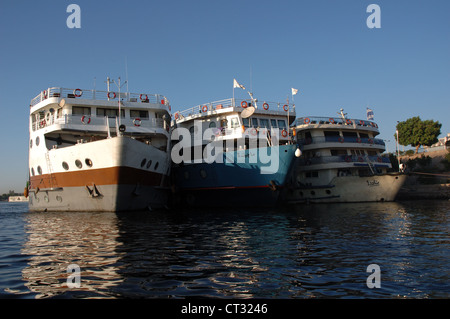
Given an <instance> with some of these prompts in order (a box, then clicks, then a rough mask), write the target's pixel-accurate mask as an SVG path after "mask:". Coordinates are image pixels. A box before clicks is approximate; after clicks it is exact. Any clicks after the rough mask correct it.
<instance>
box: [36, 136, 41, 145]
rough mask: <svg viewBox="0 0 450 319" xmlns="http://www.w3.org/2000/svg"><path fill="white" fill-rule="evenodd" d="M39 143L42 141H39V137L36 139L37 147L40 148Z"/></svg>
mask: <svg viewBox="0 0 450 319" xmlns="http://www.w3.org/2000/svg"><path fill="white" fill-rule="evenodd" d="M39 142H40V139H39V136H38V137H36V146H39Z"/></svg>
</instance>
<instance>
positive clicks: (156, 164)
mask: <svg viewBox="0 0 450 319" xmlns="http://www.w3.org/2000/svg"><path fill="white" fill-rule="evenodd" d="M158 166H159V163H158V162H156V163H155V170H156V169H157V168H158Z"/></svg>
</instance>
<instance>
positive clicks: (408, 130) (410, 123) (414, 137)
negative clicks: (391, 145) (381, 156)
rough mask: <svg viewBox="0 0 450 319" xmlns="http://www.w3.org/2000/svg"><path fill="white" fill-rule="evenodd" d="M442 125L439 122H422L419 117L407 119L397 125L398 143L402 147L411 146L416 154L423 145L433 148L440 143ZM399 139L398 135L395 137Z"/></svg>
mask: <svg viewBox="0 0 450 319" xmlns="http://www.w3.org/2000/svg"><path fill="white" fill-rule="evenodd" d="M441 127H442V124H441V123H439V122H438V121H433V120H425V121H422V120H421V119H420V117H419V116H415V117H412V118H409V119H407V120H406V121H403V122H399V123H398V124H397V127H396V128H397V131H398V142H399V144H401V145H405V146H406V145H411V146H413V147H415V148H416V153H417V152H418V151H419V147H420V146H421V145H425V146H431V145H432V144H434V143H436V142H438V136H439V135H440V134H441ZM394 137H395V138H397V136H396V134H395V135H394Z"/></svg>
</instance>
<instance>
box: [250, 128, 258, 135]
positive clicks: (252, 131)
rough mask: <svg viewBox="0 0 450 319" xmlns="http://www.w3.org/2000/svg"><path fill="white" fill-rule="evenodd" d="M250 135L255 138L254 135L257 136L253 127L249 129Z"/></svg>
mask: <svg viewBox="0 0 450 319" xmlns="http://www.w3.org/2000/svg"><path fill="white" fill-rule="evenodd" d="M250 134H251V135H253V136H256V134H258V132H257V131H256V129H255V128H254V127H252V128H251V129H250Z"/></svg>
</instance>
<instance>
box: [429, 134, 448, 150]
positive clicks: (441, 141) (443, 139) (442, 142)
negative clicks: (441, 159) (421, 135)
mask: <svg viewBox="0 0 450 319" xmlns="http://www.w3.org/2000/svg"><path fill="white" fill-rule="evenodd" d="M439 146H444V148H445V149H447V148H449V147H450V133H447V136H445V137H441V138H440V139H439V141H438V142H437V143H435V144H433V145H431V147H439Z"/></svg>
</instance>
